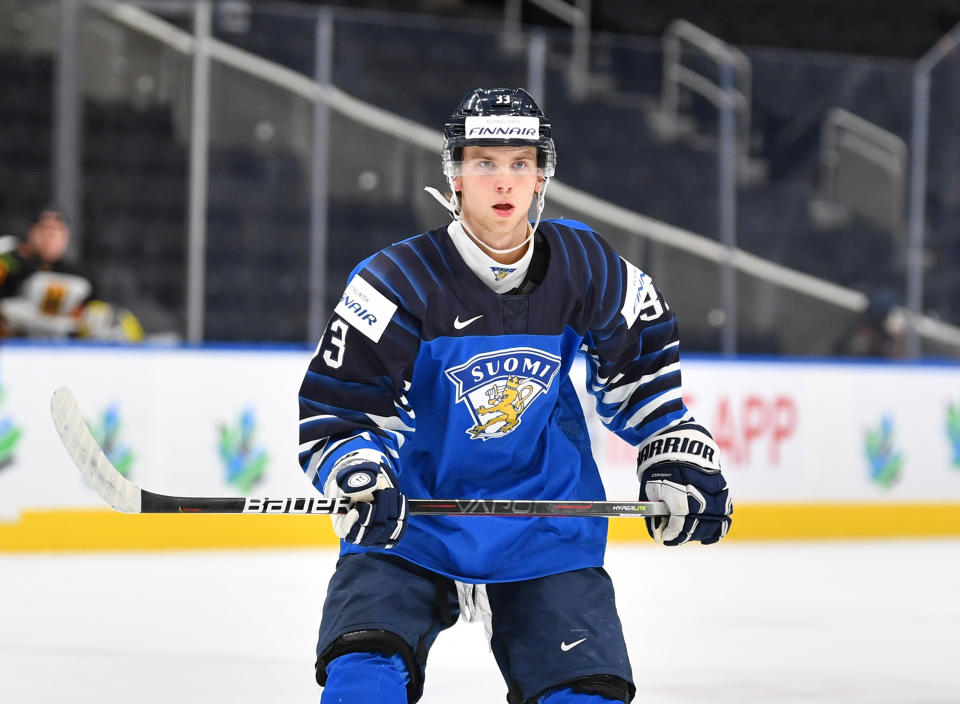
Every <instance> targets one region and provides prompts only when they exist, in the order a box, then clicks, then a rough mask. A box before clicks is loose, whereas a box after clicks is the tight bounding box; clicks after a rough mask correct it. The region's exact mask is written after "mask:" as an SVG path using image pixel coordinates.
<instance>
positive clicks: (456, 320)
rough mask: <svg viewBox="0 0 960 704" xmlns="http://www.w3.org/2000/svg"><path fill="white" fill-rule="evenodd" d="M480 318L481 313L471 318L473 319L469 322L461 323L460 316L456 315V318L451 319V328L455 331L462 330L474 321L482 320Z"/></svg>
mask: <svg viewBox="0 0 960 704" xmlns="http://www.w3.org/2000/svg"><path fill="white" fill-rule="evenodd" d="M482 317H483V314H482V313H481V314H480V315H477V316H475V317H473V318H470V319H469V320H463V321H461V320H460V316H459V315H458V316H457V317H456V318H454V319H453V327H455V328H456V329H457V330H463V329H464V328H465V327H467V326H468V325H469V324H470V323H472V322H473V321H475V320H480V318H482Z"/></svg>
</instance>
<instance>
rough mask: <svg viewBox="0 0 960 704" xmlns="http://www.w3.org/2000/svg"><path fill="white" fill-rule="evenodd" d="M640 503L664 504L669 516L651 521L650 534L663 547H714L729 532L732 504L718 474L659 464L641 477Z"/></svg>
mask: <svg viewBox="0 0 960 704" xmlns="http://www.w3.org/2000/svg"><path fill="white" fill-rule="evenodd" d="M640 500H641V501H663V502H665V503H666V504H667V508H669V509H670V516H664V517H657V518H648V519H646V522H647V532H648V533H650V537H652V538H655V539H657V540H658V541H661V542H662V543H663V544H664V545H682V544H683V543H686V542H687V541H690V540H692V541H699V542H701V543H703V544H704V545H708V544H710V543H715V542H717V541H718V540H720V538H722V537H723V536H725V535H726V534H727V531H728V530H730V521H731V519H730V515H731V514H732V513H733V502H732V501H731V500H730V493H729V491H728V490H727V482H726V480H725V479H724V478H723V475H722V474H721V473H720V472H719V471H711V472H708V471H705V470H703V469H702V468H700V467H697V466H696V465H693V464H688V463H685V462H660V463H657V464H654V465H651V466H649V467H647V468H645V469H644V470H643V472H641V474H640Z"/></svg>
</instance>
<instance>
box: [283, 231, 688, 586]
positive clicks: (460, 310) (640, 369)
mask: <svg viewBox="0 0 960 704" xmlns="http://www.w3.org/2000/svg"><path fill="white" fill-rule="evenodd" d="M538 236H542V242H541V246H542V245H543V244H545V245H546V247H547V248H548V251H549V263H548V265H547V267H546V271H545V273H544V275H543V281H542V282H541V283H540V285H539V286H538V287H537V288H535V289H534V290H533V291H532V292H530V293H527V294H516V295H511V294H497V293H495V292H494V291H492V290H491V289H490V288H489V287H488V286H487V285H486V284H484V283H483V282H482V281H481V280H480V279H479V278H478V277H477V276H476V275H475V274H474V273H473V272H472V271H471V270H470V269H469V268H468V266H467V264H466V263H465V262H464V261H463V260H462V258H461V257H460V255H459V254H458V253H457V251H456V248H455V246H454V244H453V242H452V241H451V239H450V237H449V235H448V233H447V231H446V228H439V229H436V230H432V231H430V232H426V233H424V234H421V235H417V236H415V237H412V238H410V239H407V240H405V241H403V242H400V243H398V244H395V245H392V246H390V247H388V248H386V249H384V250H382V251H380V252H378V253H377V254H375V255H374V256H372V257H370V258H369V259H367V260H365V261H364V262H362V263H361V264H360V265H359V266H357V268H356V269H355V270H354V272H353V273H352V275H351V277H350V279H349V281H348V283H347V288H346V291H345V292H344V294H343V297H342V298H341V300H340V302H339V303H338V304H337V306H336V309H335V311H334V313H333V315H332V316H331V318H330V321H329V322H328V324H327V327H326V330H325V331H324V334H323V336H322V338H321V339H320V342H319V344H318V346H317V350H316V353H315V355H314V357H313V359H312V360H311V362H310V366H309V369H308V371H307V373H306V376H305V378H304V380H303V385H302V387H301V389H300V398H299V402H300V463H301V466H302V467H303V469H304V471H305V472H306V473H307V475H308V477H309V478H310V480H311V481H312V482H313V484H314V486H316V487H317V488H318V489H320V490H322V488H323V486H324V482H325V481H326V478H327V475H328V474H329V472H330V470H331V468H332V467H333V466H334V465H335V464H336V462H337V460H338V459H339V458H341V457H342V456H343V455H345V454H347V453H348V452H351V451H354V450H358V449H361V448H367V449H374V450H377V451H379V452H381V453H382V454H383V456H384V457H386V458H387V461H388V462H389V464H390V465H391V466H392V468H393V469H394V471H395V473H396V474H397V475H398V477H399V485H400V489H401V490H402V491H403V493H404V494H406V496H407V497H408V498H432V499H524V500H533V499H553V500H565V499H570V500H601V499H603V498H604V490H603V485H602V483H601V480H600V475H599V472H598V470H597V466H596V464H595V462H594V459H593V455H592V452H591V448H590V440H589V437H588V434H587V426H586V422H585V420H584V417H583V412H582V410H581V406H580V402H579V399H578V397H577V394H576V391H575V389H574V388H573V384H572V382H571V381H570V379H569V372H570V368H571V365H572V364H573V362H574V359H575V357H576V356H577V355H578V354H583V355H585V356H586V359H587V370H588V382H587V383H588V385H589V391H590V392H591V393H592V394H593V395H594V396H595V397H596V403H597V409H598V412H599V415H600V417H601V418H602V420H603V422H604V424H605V425H606V426H607V427H608V428H609V429H610V430H611V431H613V432H615V433H617V434H618V435H619V436H620V437H621V438H623V439H624V440H626V441H627V442H630V443H631V444H634V445H638V444H640V443H641V442H642V441H644V440H645V439H647V438H648V437H649V436H650V435H652V434H653V433H656V432H658V431H661V430H663V429H664V428H666V427H668V426H671V425H674V424H676V423H678V422H680V421H681V419H683V418H684V417H685V416H686V413H687V412H686V409H685V407H684V405H683V401H682V398H681V389H680V367H679V347H678V340H677V324H676V320H675V318H674V315H673V313H672V312H671V311H670V309H669V307H668V306H667V304H666V302H665V301H664V299H663V298H662V296H661V294H660V292H659V291H658V290H657V288H656V287H655V286H654V285H653V282H652V281H651V279H650V277H649V276H647V275H646V274H645V273H643V272H642V271H640V270H639V269H638V268H636V267H635V266H633V265H632V264H630V263H629V262H627V261H626V260H624V259H623V258H621V257H620V256H619V255H618V254H617V253H616V252H615V251H614V250H613V249H612V248H611V247H610V246H609V245H608V244H607V243H606V242H605V241H604V240H603V239H602V238H601V237H600V236H599V235H598V234H597V233H595V232H594V231H593V230H591V229H590V228H589V227H587V226H586V225H583V224H582V223H579V222H573V221H566V220H545V221H543V222H541V223H540V226H539V229H538ZM606 531H607V524H606V519H603V518H570V517H552V518H548V517H536V518H522V517H488V516H480V517H477V516H451V517H438V516H411V517H410V519H409V522H408V528H407V532H406V534H405V535H404V537H403V538H402V539H401V540H400V541H399V542H398V544H397V545H396V546H395V547H394V548H393V549H392V550H390V551H389V552H390V553H391V554H395V555H398V556H400V557H403V558H406V559H407V560H410V561H411V562H414V563H417V564H419V565H422V566H424V567H426V568H428V569H431V570H434V571H436V572H439V573H441V574H444V575H447V576H450V577H453V578H455V579H459V580H462V581H471V582H498V581H512V580H522V579H532V578H535V577H541V576H544V575H548V574H554V573H557V572H563V571H567V570H571V569H577V568H581V567H589V566H599V565H601V564H603V556H604V549H605V546H606ZM368 549H370V548H364V547H360V546H355V545H352V544H346V543H343V544H342V548H341V551H342V553H350V552H362V551H365V550H368Z"/></svg>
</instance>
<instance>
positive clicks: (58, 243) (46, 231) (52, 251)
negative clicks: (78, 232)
mask: <svg viewBox="0 0 960 704" xmlns="http://www.w3.org/2000/svg"><path fill="white" fill-rule="evenodd" d="M29 239H30V243H31V244H32V245H33V247H34V249H35V250H36V252H37V253H38V254H39V255H40V257H41V258H42V259H43V260H44V261H46V262H50V263H53V262H56V261H58V260H59V259H60V257H62V256H63V253H64V252H65V251H66V249H67V244H68V243H69V242H70V230H69V229H68V228H67V224H66V223H65V222H64V221H63V220H62V219H60V216H59V215H57V214H56V213H50V212H47V213H44V214H43V215H41V216H40V219H39V220H38V221H37V222H36V223H35V224H34V226H33V227H32V228H30V236H29Z"/></svg>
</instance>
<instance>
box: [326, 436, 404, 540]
mask: <svg viewBox="0 0 960 704" xmlns="http://www.w3.org/2000/svg"><path fill="white" fill-rule="evenodd" d="M324 495H325V496H327V497H333V496H340V497H343V498H346V499H349V500H350V504H351V508H350V511H348V512H347V513H345V514H340V515H336V516H333V530H334V532H335V533H336V534H337V535H338V536H340V537H341V538H343V539H344V540H345V541H346V542H348V543H353V544H354V545H364V546H367V547H378V548H387V549H389V548H392V547H393V546H394V545H396V544H397V541H398V540H400V538H402V537H403V534H404V532H406V529H407V497H406V496H404V495H403V494H402V493H401V492H400V490H399V489H398V488H397V481H396V477H395V476H394V474H393V472H392V471H390V468H389V467H387V465H386V464H385V463H380V464H377V463H376V462H374V461H371V460H368V459H362V458H361V459H352V458H351V457H350V455H347V456H346V457H344V458H343V459H342V460H341V461H340V462H338V463H337V466H335V467H334V468H333V470H332V471H331V472H330V477H329V478H328V479H327V483H326V486H325V487H324Z"/></svg>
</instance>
